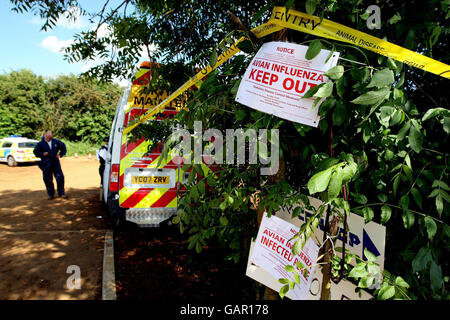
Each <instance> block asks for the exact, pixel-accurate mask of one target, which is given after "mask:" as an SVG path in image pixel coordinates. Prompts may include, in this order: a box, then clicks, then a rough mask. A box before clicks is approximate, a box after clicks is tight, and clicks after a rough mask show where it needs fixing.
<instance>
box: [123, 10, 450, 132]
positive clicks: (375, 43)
mask: <svg viewBox="0 0 450 320" xmlns="http://www.w3.org/2000/svg"><path fill="white" fill-rule="evenodd" d="M283 28H289V29H292V30H297V31H301V32H305V33H309V34H312V35H315V36H320V37H324V38H328V39H332V40H338V41H342V42H347V43H350V44H354V45H357V46H358V47H361V48H364V49H367V50H370V51H373V52H376V53H378V54H381V55H383V56H386V57H390V58H392V59H395V60H397V61H400V62H403V63H406V64H408V65H411V66H413V67H416V68H420V69H422V70H425V71H428V72H431V73H434V74H437V75H439V76H442V77H444V78H448V79H450V66H449V65H447V64H445V63H442V62H439V61H436V60H433V59H431V58H429V57H426V56H424V55H421V54H419V53H416V52H413V51H411V50H408V49H405V48H402V47H400V46H397V45H395V44H393V43H390V42H388V41H384V40H382V39H379V38H376V37H373V36H371V35H369V34H367V33H364V32H360V31H358V30H355V29H352V28H349V27H346V26H344V25H342V24H339V23H336V22H333V21H330V20H327V19H323V20H322V22H321V21H320V18H319V17H316V16H312V15H309V14H306V13H303V12H299V11H295V10H289V11H288V13H287V14H286V7H275V8H274V10H273V11H272V16H271V18H270V20H269V21H268V22H266V23H264V24H262V25H260V26H258V27H256V28H253V29H252V30H251V32H252V33H253V34H254V35H255V36H256V37H257V38H262V37H264V36H267V35H269V34H271V33H274V32H277V31H280V30H282V29H283ZM246 39H248V38H247V37H246V36H244V37H242V38H240V39H239V40H238V41H236V42H235V43H234V44H233V45H232V46H231V47H230V48H228V50H226V51H225V52H223V53H222V54H221V55H220V56H219V57H218V58H217V63H216V65H215V66H214V67H211V66H210V65H208V66H207V67H205V68H203V69H202V70H201V71H200V72H198V73H197V74H196V75H195V76H193V77H192V78H191V79H189V80H188V81H187V82H186V83H185V84H183V85H182V86H181V87H179V88H178V89H177V90H176V91H175V92H173V93H172V94H171V95H170V96H169V97H167V98H166V99H165V100H164V101H162V102H161V103H160V104H158V105H157V106H156V107H155V108H153V109H152V110H150V111H147V112H146V113H145V114H143V115H142V116H141V117H140V118H139V120H138V121H137V122H136V123H134V124H132V125H130V126H129V127H127V128H125V129H124V131H123V132H124V133H125V134H127V133H129V132H130V131H131V130H133V129H134V128H136V127H137V126H138V125H140V124H141V123H144V122H145V121H147V120H148V119H150V118H151V117H152V116H153V115H155V114H156V113H158V112H160V111H161V110H162V109H163V108H164V107H166V106H167V105H168V104H169V103H170V102H171V101H172V100H174V99H175V98H177V97H178V96H179V95H180V94H183V93H184V92H185V91H186V90H187V89H189V88H190V87H192V86H193V85H194V84H196V83H197V82H198V81H200V80H201V79H202V78H203V77H205V76H206V75H208V74H209V73H211V71H213V70H214V69H216V68H217V67H219V66H220V65H222V64H223V63H224V62H225V61H227V60H228V59H230V58H231V57H232V56H234V55H235V54H236V53H238V52H239V51H240V50H239V48H238V47H237V45H238V44H239V43H240V42H242V41H244V40H246Z"/></svg>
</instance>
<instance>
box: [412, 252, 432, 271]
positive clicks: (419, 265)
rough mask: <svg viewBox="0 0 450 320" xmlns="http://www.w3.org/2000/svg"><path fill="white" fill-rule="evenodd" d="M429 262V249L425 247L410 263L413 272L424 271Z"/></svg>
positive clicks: (430, 258)
mask: <svg viewBox="0 0 450 320" xmlns="http://www.w3.org/2000/svg"><path fill="white" fill-rule="evenodd" d="M431 260H432V257H431V251H430V249H428V248H426V247H423V248H421V249H420V250H419V252H417V254H416V256H415V257H414V259H413V261H412V267H413V272H419V271H422V270H424V269H425V268H426V267H427V265H428V263H429V262H430V261H431Z"/></svg>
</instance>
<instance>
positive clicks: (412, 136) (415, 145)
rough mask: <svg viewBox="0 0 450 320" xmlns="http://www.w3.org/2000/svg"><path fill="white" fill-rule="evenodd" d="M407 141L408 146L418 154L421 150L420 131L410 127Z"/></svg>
mask: <svg viewBox="0 0 450 320" xmlns="http://www.w3.org/2000/svg"><path fill="white" fill-rule="evenodd" d="M408 141H409V146H410V147H411V149H413V150H414V151H415V152H417V153H419V152H420V151H421V150H422V143H423V135H422V133H421V132H420V130H418V129H417V128H416V126H411V128H410V129H409V136H408Z"/></svg>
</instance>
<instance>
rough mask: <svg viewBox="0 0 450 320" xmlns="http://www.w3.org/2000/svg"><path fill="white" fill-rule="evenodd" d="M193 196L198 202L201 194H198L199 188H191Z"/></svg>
mask: <svg viewBox="0 0 450 320" xmlns="http://www.w3.org/2000/svg"><path fill="white" fill-rule="evenodd" d="M191 196H192V198H193V199H194V201H195V202H197V201H198V197H199V194H198V189H197V186H194V187H192V188H191Z"/></svg>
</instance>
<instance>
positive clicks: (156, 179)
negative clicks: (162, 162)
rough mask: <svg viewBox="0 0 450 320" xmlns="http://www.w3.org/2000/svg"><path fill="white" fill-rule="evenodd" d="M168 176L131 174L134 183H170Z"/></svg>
mask: <svg viewBox="0 0 450 320" xmlns="http://www.w3.org/2000/svg"><path fill="white" fill-rule="evenodd" d="M169 181H170V180H169V177H168V176H150V177H149V176H131V183H132V184H169Z"/></svg>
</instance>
